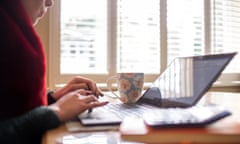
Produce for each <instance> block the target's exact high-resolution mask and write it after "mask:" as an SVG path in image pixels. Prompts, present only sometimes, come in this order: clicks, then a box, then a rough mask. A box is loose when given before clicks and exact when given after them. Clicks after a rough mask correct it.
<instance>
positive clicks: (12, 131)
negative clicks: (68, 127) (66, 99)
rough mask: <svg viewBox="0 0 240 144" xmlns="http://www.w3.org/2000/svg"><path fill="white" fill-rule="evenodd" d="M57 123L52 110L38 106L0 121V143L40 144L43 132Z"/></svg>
mask: <svg viewBox="0 0 240 144" xmlns="http://www.w3.org/2000/svg"><path fill="white" fill-rule="evenodd" d="M59 125H60V121H59V119H58V117H57V115H56V114H55V113H54V112H53V111H52V110H50V109H48V108H47V107H38V108H35V109H34V110H32V111H30V112H28V113H26V114H25V115H22V116H20V117H18V118H14V119H11V120H7V121H3V122H0V143H1V144H40V143H41V139H42V136H43V134H44V132H46V131H47V130H50V129H53V128H56V127H58V126H59Z"/></svg>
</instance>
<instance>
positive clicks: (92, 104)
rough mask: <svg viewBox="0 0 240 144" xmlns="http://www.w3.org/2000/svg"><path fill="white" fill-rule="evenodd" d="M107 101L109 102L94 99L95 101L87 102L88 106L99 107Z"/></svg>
mask: <svg viewBox="0 0 240 144" xmlns="http://www.w3.org/2000/svg"><path fill="white" fill-rule="evenodd" d="M108 103H109V102H108V101H103V102H99V101H95V102H91V103H89V104H88V108H95V107H100V106H104V105H106V104H108Z"/></svg>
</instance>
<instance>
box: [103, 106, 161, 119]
mask: <svg viewBox="0 0 240 144" xmlns="http://www.w3.org/2000/svg"><path fill="white" fill-rule="evenodd" d="M102 108H103V110H104V111H108V112H111V113H114V115H117V116H118V117H120V118H121V119H124V118H125V117H142V116H143V114H144V113H146V112H147V111H149V110H153V109H156V107H152V106H148V105H140V104H139V105H134V104H132V105H131V104H121V103H119V104H116V103H114V104H111V103H110V104H108V105H106V106H103V107H102ZM158 109H159V108H158Z"/></svg>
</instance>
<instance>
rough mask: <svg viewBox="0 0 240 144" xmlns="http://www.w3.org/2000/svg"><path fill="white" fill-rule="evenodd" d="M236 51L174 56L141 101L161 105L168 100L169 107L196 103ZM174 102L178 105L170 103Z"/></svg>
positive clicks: (165, 103) (187, 105)
mask: <svg viewBox="0 0 240 144" xmlns="http://www.w3.org/2000/svg"><path fill="white" fill-rule="evenodd" d="M236 54H237V53H236V52H233V53H223V54H212V55H202V56H190V57H178V58H175V59H174V60H173V61H172V62H171V63H170V64H169V66H168V67H167V68H166V70H165V71H164V72H163V73H162V74H161V75H160V76H159V77H158V78H157V79H156V80H155V81H154V82H153V84H152V86H151V87H150V89H149V90H148V91H152V92H148V91H147V92H146V93H145V94H144V95H143V96H142V98H141V99H140V101H141V102H146V101H147V102H150V104H154V105H157V106H161V107H162V106H164V105H168V103H169V104H170V105H169V107H174V105H175V106H176V107H189V106H193V105H195V104H196V103H197V102H198V101H199V99H200V98H201V97H202V96H203V95H204V94H205V93H206V92H207V91H208V90H209V88H210V87H211V86H212V84H213V83H214V82H215V81H216V80H217V78H218V77H219V76H220V74H221V73H222V71H223V70H224V69H225V67H226V66H227V65H228V64H229V62H230V61H231V60H232V58H233V57H234V56H235V55H236ZM157 89H158V90H157ZM149 93H151V94H149ZM171 103H175V104H173V106H171ZM166 107H168V106H166Z"/></svg>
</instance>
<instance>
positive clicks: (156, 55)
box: [117, 0, 160, 73]
mask: <svg viewBox="0 0 240 144" xmlns="http://www.w3.org/2000/svg"><path fill="white" fill-rule="evenodd" d="M117 14H118V19H117V23H118V29H117V71H118V72H132V71H143V72H145V73H159V72H160V3H159V0H118V7H117Z"/></svg>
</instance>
